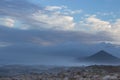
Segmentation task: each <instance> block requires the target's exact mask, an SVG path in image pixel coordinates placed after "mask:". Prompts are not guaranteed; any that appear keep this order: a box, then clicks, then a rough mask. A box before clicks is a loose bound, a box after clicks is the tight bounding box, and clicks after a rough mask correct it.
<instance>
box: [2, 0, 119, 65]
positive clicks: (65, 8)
mask: <svg viewBox="0 0 120 80" xmlns="http://www.w3.org/2000/svg"><path fill="white" fill-rule="evenodd" d="M119 3H120V0H92V1H90V0H89V1H88V0H0V64H8V63H11V64H19V63H21V64H24V63H25V64H26V63H28V64H33V63H34V64H51V63H52V64H54V65H57V64H61V65H63V64H67V62H70V61H71V60H72V59H75V58H79V57H83V56H89V55H91V54H94V53H96V52H98V51H99V50H106V51H108V52H110V53H111V54H113V55H115V56H118V57H120V53H119V52H120V35H119V34H120V15H119V14H120V9H119V7H120V6H119Z"/></svg>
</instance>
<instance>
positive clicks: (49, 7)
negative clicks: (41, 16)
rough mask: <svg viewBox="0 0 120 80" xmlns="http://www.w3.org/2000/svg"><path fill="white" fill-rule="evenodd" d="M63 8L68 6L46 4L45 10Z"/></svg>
mask: <svg viewBox="0 0 120 80" xmlns="http://www.w3.org/2000/svg"><path fill="white" fill-rule="evenodd" d="M63 8H66V7H65V6H46V7H45V10H48V11H54V10H61V9H63Z"/></svg>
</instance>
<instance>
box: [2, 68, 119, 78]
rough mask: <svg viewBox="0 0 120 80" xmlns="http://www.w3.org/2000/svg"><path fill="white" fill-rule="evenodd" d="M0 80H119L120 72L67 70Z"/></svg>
mask: <svg viewBox="0 0 120 80" xmlns="http://www.w3.org/2000/svg"><path fill="white" fill-rule="evenodd" d="M0 80H120V72H107V71H105V70H103V69H96V68H84V69H75V68H74V69H72V68H70V69H67V70H62V71H60V72H43V73H30V74H21V75H16V76H11V77H0Z"/></svg>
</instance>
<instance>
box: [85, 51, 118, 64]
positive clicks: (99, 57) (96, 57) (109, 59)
mask: <svg viewBox="0 0 120 80" xmlns="http://www.w3.org/2000/svg"><path fill="white" fill-rule="evenodd" d="M83 61H84V62H89V63H94V64H101V65H102V64H118V65H119V64H120V59H119V58H118V57H116V56H113V55H112V54H110V53H108V52H106V51H104V50H101V51H99V52H97V53H95V54H93V55H91V56H88V57H86V58H84V59H83Z"/></svg>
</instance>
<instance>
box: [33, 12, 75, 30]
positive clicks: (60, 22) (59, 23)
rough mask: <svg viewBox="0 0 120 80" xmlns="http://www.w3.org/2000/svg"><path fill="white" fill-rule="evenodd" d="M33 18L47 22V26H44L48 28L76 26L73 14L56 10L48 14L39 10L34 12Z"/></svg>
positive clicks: (70, 27) (71, 27) (61, 28)
mask: <svg viewBox="0 0 120 80" xmlns="http://www.w3.org/2000/svg"><path fill="white" fill-rule="evenodd" d="M32 19H34V20H36V21H38V22H40V23H46V24H47V26H44V28H48V29H50V28H52V29H60V30H72V29H73V28H74V26H75V23H74V18H73V17H72V16H67V15H62V14H58V13H55V12H52V13H50V14H47V13H45V12H44V11H38V12H36V13H34V14H32Z"/></svg>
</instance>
